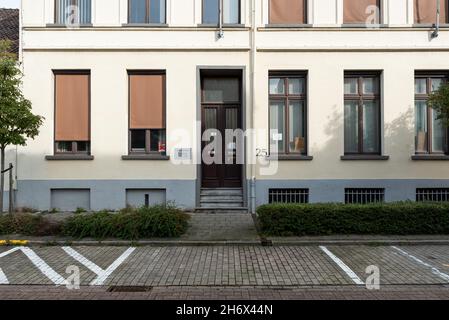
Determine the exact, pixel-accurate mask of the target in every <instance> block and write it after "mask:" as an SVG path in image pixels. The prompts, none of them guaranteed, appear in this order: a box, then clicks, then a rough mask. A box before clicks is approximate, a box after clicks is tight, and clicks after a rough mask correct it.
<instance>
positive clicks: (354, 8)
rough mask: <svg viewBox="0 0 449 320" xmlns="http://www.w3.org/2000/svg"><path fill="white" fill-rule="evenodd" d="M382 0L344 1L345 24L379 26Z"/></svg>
mask: <svg viewBox="0 0 449 320" xmlns="http://www.w3.org/2000/svg"><path fill="white" fill-rule="evenodd" d="M380 12H381V11H380V0H344V13H343V23H344V24H363V25H370V24H379V23H380V21H381V13H380Z"/></svg>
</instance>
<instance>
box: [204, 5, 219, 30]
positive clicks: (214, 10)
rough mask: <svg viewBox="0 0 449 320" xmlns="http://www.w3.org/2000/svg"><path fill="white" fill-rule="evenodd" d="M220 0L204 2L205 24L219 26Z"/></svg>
mask: <svg viewBox="0 0 449 320" xmlns="http://www.w3.org/2000/svg"><path fill="white" fill-rule="evenodd" d="M218 8H219V0H203V23H204V24H218V11H219V10H218Z"/></svg>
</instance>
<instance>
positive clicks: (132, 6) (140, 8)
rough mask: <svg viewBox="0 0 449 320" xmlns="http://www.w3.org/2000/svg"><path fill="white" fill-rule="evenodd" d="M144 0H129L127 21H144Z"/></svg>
mask: <svg viewBox="0 0 449 320" xmlns="http://www.w3.org/2000/svg"><path fill="white" fill-rule="evenodd" d="M146 2H147V1H146V0H130V1H129V23H145V22H146V21H145V20H146V11H147V9H146V7H147V5H146Z"/></svg>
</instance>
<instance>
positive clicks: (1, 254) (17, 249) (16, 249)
mask: <svg viewBox="0 0 449 320" xmlns="http://www.w3.org/2000/svg"><path fill="white" fill-rule="evenodd" d="M19 250H20V247H15V248H13V249H11V250H8V251H5V252H3V253H0V258H3V257H6V256H7V255H8V254H11V253H13V252H16V251H19Z"/></svg>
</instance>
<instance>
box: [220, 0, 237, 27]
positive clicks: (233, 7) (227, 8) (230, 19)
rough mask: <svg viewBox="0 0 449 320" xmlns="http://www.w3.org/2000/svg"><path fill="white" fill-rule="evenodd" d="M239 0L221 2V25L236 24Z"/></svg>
mask: <svg viewBox="0 0 449 320" xmlns="http://www.w3.org/2000/svg"><path fill="white" fill-rule="evenodd" d="M239 7H240V0H223V23H227V24H230V23H231V24H238V23H239V22H240V21H239V15H240V8H239Z"/></svg>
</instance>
